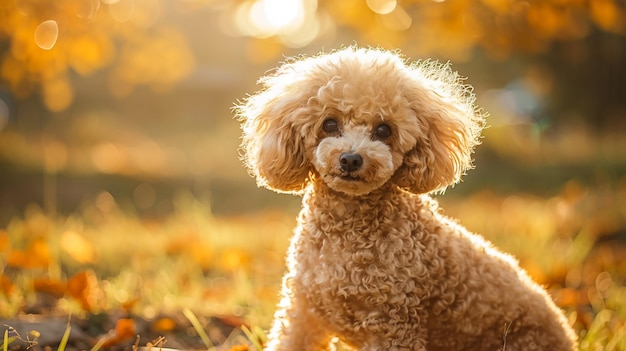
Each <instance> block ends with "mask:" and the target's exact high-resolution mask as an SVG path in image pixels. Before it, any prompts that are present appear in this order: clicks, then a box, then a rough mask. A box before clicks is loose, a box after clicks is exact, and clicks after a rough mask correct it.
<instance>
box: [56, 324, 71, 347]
mask: <svg viewBox="0 0 626 351" xmlns="http://www.w3.org/2000/svg"><path fill="white" fill-rule="evenodd" d="M71 332H72V327H71V326H70V324H69V323H67V328H66V329H65V333H63V337H62V338H61V342H60V343H59V347H58V348H57V351H65V347H66V346H67V341H68V340H69V339H70V333H71Z"/></svg>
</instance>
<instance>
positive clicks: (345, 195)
mask: <svg viewBox="0 0 626 351" xmlns="http://www.w3.org/2000/svg"><path fill="white" fill-rule="evenodd" d="M260 83H261V84H262V86H263V88H262V89H261V90H260V91H259V92H257V93H255V94H254V95H251V96H249V97H247V98H246V99H245V100H243V101H241V102H239V103H238V104H237V105H236V106H235V107H234V112H235V114H236V116H237V118H238V119H239V121H240V122H241V127H242V131H243V132H242V134H243V137H242V145H241V150H242V159H243V161H244V162H245V164H246V165H247V168H248V170H249V172H250V173H251V175H252V176H254V177H255V178H256V181H257V184H258V185H259V186H262V187H266V188H269V189H272V190H275V191H277V192H283V193H292V194H298V195H303V205H302V210H301V212H300V214H299V216H298V225H297V228H296V229H295V232H294V235H293V238H292V239H291V244H290V247H289V250H288V253H287V272H286V274H285V276H284V278H283V282H282V291H281V296H282V298H281V300H280V302H279V304H278V309H277V312H276V313H275V316H274V323H273V325H272V328H271V330H270V332H269V335H268V342H267V344H266V346H265V347H266V350H268V351H307V350H311V351H312V350H331V349H333V348H334V347H336V342H335V340H336V339H339V340H341V341H342V343H343V344H344V345H347V346H348V347H349V348H355V349H358V350H367V351H373V350H390V351H391V350H430V351H432V350H446V351H452V350H464V351H471V350H481V351H482V350H493V351H496V350H506V351H519V350H552V351H559V350H563V351H565V350H568V351H569V350H576V349H577V346H576V342H575V340H576V336H575V335H574V332H573V330H572V328H571V327H570V326H569V324H568V322H567V320H566V318H565V317H564V315H563V313H562V312H561V311H560V310H559V309H558V307H557V306H556V305H555V304H554V303H553V301H552V300H551V298H550V296H549V295H548V294H547V292H546V291H545V290H544V289H542V288H541V287H540V286H539V285H538V284H537V283H535V282H533V281H532V280H531V278H530V277H529V276H528V274H527V273H526V272H525V271H524V270H523V269H522V268H520V267H519V265H518V263H517V262H516V260H515V259H514V258H513V257H512V256H510V255H508V254H505V253H502V252H500V251H498V250H497V249H496V248H495V247H494V246H493V245H492V244H491V243H489V242H488V241H486V240H485V239H483V238H482V237H481V236H479V235H476V234H473V233H470V232H469V231H468V230H466V229H465V228H463V227H462V226H461V225H459V224H458V223H456V222H455V221H454V220H452V219H450V218H447V217H445V216H444V215H442V214H441V211H440V210H439V209H438V205H437V202H436V201H435V200H434V199H433V198H431V197H430V196H429V194H430V193H437V192H442V191H443V190H444V189H445V188H446V187H448V186H451V185H453V184H455V183H456V182H458V181H459V178H460V177H461V175H462V174H464V173H465V171H467V170H468V169H470V168H471V167H472V159H471V154H472V153H473V149H474V147H475V146H476V145H477V144H478V143H479V138H480V137H479V135H480V132H481V129H482V128H483V126H484V117H483V114H482V113H481V111H480V110H479V109H477V108H476V107H475V105H474V102H475V98H474V95H473V93H472V90H471V89H470V87H468V86H466V85H464V84H463V82H462V79H461V78H459V76H458V75H457V74H456V73H454V72H452V71H451V70H450V68H449V66H448V65H442V64H439V63H436V62H433V61H421V62H414V63H412V64H411V63H408V62H407V61H406V60H405V59H404V58H402V56H400V54H399V53H398V52H392V51H385V50H382V49H375V48H359V47H355V46H351V47H347V48H343V49H341V50H338V51H334V52H331V53H328V54H320V55H317V56H313V57H308V58H298V59H292V60H289V61H287V62H286V63H284V64H283V65H282V66H280V67H279V68H278V69H276V70H275V71H274V72H272V73H270V74H268V75H267V76H265V77H264V78H261V79H260Z"/></svg>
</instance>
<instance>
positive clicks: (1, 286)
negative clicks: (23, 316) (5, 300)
mask: <svg viewBox="0 0 626 351" xmlns="http://www.w3.org/2000/svg"><path fill="white" fill-rule="evenodd" d="M0 292H2V293H3V294H4V295H5V296H11V295H13V293H15V285H14V284H13V281H11V279H9V277H7V276H6V275H4V274H2V275H0Z"/></svg>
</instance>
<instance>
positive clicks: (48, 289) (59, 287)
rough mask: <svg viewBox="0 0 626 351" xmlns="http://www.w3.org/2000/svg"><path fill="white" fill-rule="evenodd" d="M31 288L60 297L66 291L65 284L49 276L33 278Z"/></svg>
mask: <svg viewBox="0 0 626 351" xmlns="http://www.w3.org/2000/svg"><path fill="white" fill-rule="evenodd" d="M33 290H35V291H37V292H43V293H48V294H50V295H52V296H54V297H57V298H60V297H62V296H63V295H64V294H65V292H66V291H67V284H65V283H63V282H61V281H58V280H55V279H50V278H35V279H34V280H33Z"/></svg>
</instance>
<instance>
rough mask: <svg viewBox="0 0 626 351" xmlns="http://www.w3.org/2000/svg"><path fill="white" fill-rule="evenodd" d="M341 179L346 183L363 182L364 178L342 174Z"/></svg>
mask: <svg viewBox="0 0 626 351" xmlns="http://www.w3.org/2000/svg"><path fill="white" fill-rule="evenodd" d="M339 178H341V180H345V181H346V182H360V181H362V180H363V178H361V177H359V176H358V175H355V174H351V173H342V174H341V175H340V176H339Z"/></svg>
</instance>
